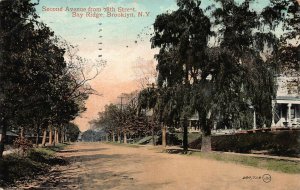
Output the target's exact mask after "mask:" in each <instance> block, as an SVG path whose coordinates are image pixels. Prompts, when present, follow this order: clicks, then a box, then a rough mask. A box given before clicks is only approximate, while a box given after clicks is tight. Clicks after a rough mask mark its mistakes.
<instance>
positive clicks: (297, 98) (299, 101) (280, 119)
mask: <svg viewBox="0 0 300 190" xmlns="http://www.w3.org/2000/svg"><path fill="white" fill-rule="evenodd" d="M277 80H278V81H277V83H278V91H277V97H276V99H275V100H273V102H272V107H273V119H272V128H278V127H300V85H299V84H300V77H299V76H296V77H292V76H289V77H278V78H277Z"/></svg>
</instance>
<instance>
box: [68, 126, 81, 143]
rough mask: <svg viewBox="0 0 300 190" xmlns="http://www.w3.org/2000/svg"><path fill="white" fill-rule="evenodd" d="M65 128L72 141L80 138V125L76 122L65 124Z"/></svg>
mask: <svg viewBox="0 0 300 190" xmlns="http://www.w3.org/2000/svg"><path fill="white" fill-rule="evenodd" d="M65 128H66V131H67V135H68V137H69V138H70V141H71V142H75V141H76V140H77V139H78V135H79V133H80V130H79V128H78V126H77V125H76V124H74V123H69V124H67V125H65Z"/></svg>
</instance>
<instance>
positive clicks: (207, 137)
mask: <svg viewBox="0 0 300 190" xmlns="http://www.w3.org/2000/svg"><path fill="white" fill-rule="evenodd" d="M202 123H203V124H202V125H203V126H202V143H201V151H202V152H210V151H211V128H212V123H213V122H212V121H211V120H209V119H207V120H206V121H205V122H202Z"/></svg>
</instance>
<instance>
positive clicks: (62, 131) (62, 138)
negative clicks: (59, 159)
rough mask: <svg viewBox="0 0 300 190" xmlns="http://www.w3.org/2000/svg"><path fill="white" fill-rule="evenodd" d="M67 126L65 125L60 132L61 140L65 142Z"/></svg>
mask: <svg viewBox="0 0 300 190" xmlns="http://www.w3.org/2000/svg"><path fill="white" fill-rule="evenodd" d="M64 133H65V127H64V126H63V127H62V129H61V133H60V142H61V143H64V136H65V134H64Z"/></svg>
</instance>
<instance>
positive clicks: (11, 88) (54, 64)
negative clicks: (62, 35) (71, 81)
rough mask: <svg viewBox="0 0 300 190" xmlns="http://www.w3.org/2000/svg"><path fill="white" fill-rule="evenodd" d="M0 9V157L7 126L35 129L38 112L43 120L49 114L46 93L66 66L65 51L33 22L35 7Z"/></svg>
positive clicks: (13, 4) (8, 5) (15, 5)
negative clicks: (35, 116)
mask: <svg viewBox="0 0 300 190" xmlns="http://www.w3.org/2000/svg"><path fill="white" fill-rule="evenodd" d="M0 6H1V11H0V14H1V32H0V35H1V36H0V43H1V60H2V61H1V65H0V66H1V70H0V72H1V75H0V76H1V87H0V88H1V91H0V93H1V95H0V97H1V101H0V106H1V119H0V120H1V121H0V123H1V124H0V126H1V128H2V130H3V138H2V139H1V143H0V156H2V152H3V147H4V141H5V132H6V130H7V128H8V127H9V126H11V127H14V126H15V127H18V126H21V127H22V128H24V127H33V126H32V124H33V125H38V123H36V121H37V120H35V119H34V115H35V114H36V112H37V110H38V112H39V113H40V114H41V115H42V116H43V117H44V116H45V117H46V115H47V114H49V110H50V108H49V107H50V106H49V102H47V101H46V100H47V97H48V92H47V90H48V87H49V84H50V83H51V81H52V80H53V79H55V78H56V77H57V76H58V75H59V72H58V73H57V71H59V70H60V69H61V68H62V67H64V65H65V64H64V61H63V60H64V59H63V53H64V51H63V50H62V49H60V48H58V47H57V46H56V45H55V42H54V41H55V39H54V38H53V32H51V31H50V29H49V28H48V27H46V26H45V25H44V24H42V23H39V22H37V21H36V19H37V18H38V16H37V15H36V13H35V9H34V6H35V4H33V3H30V1H29V0H25V1H19V0H18V1H13V2H12V1H7V0H4V1H1V2H0ZM15 44H18V45H17V46H16V45H15ZM41 115H39V116H41ZM16 116H18V117H16ZM32 120H34V121H35V122H32ZM39 122H42V120H40V121H39Z"/></svg>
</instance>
